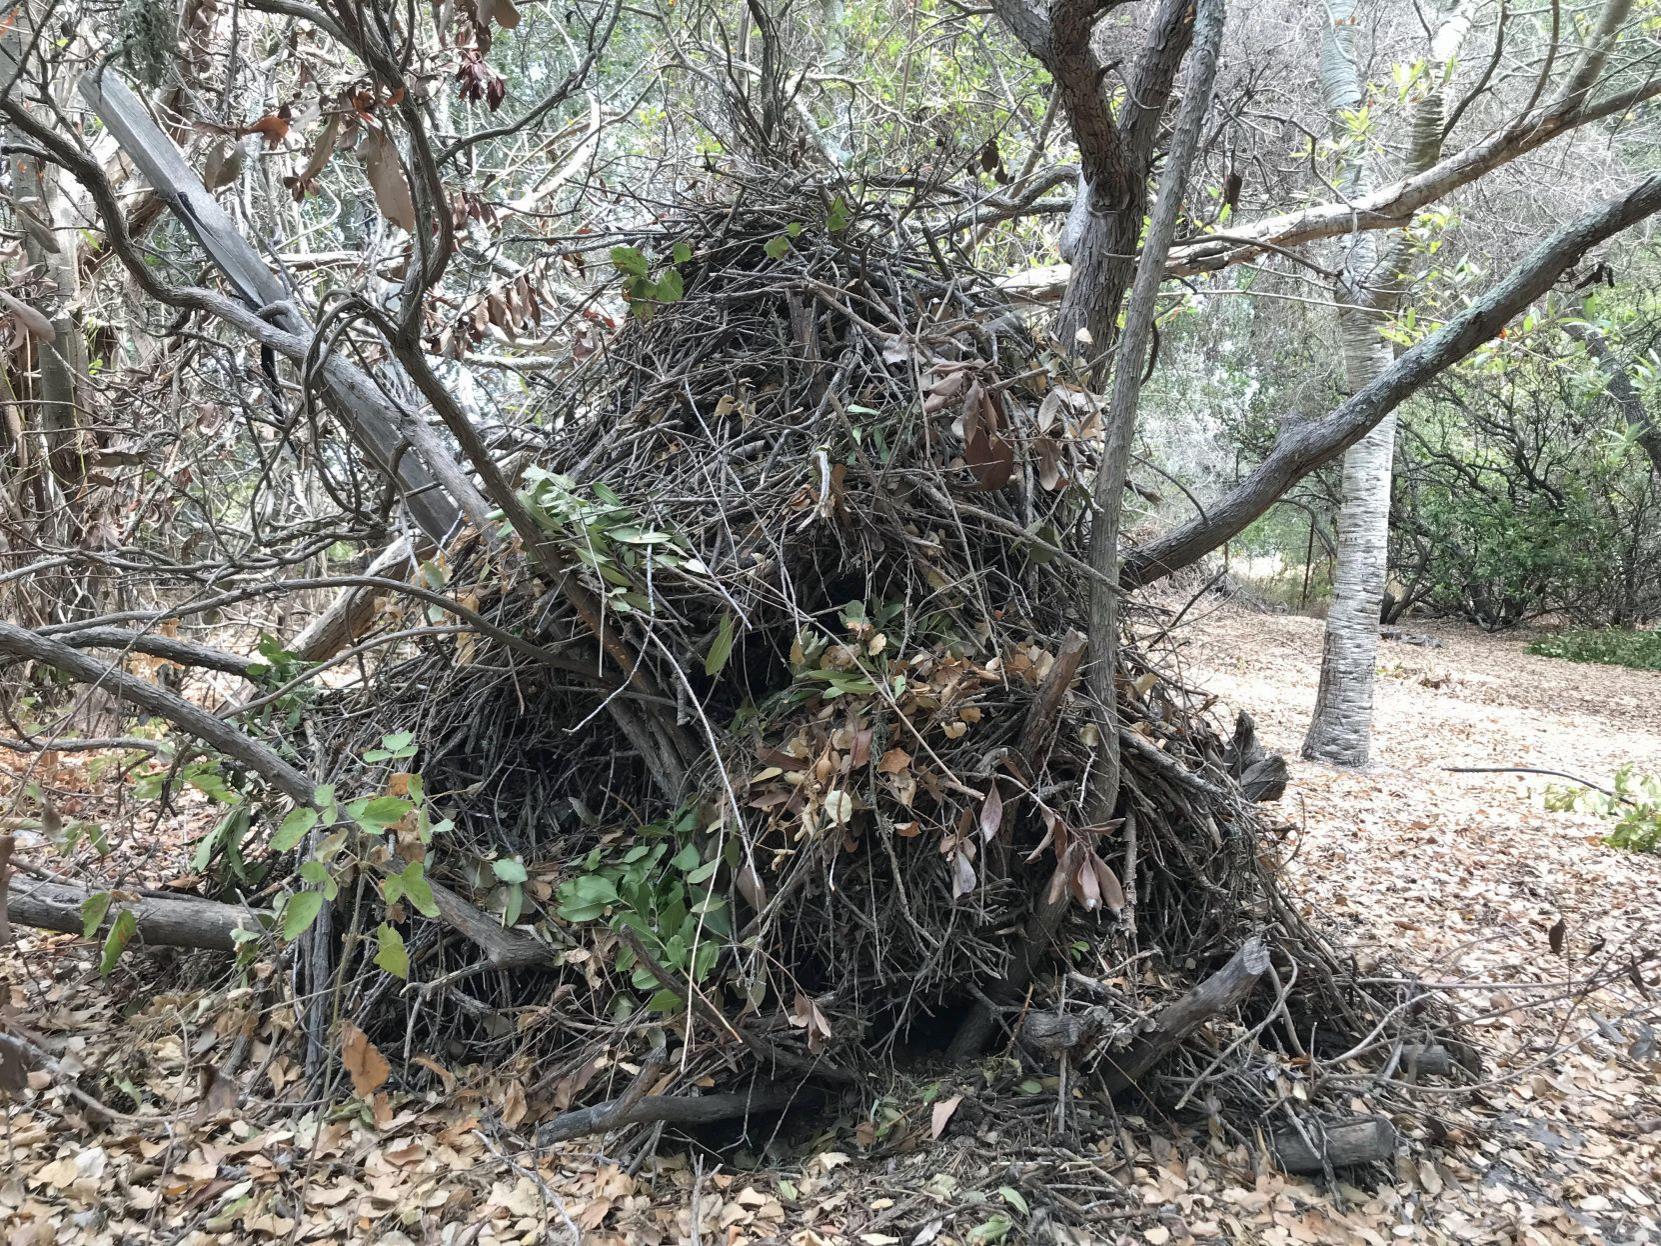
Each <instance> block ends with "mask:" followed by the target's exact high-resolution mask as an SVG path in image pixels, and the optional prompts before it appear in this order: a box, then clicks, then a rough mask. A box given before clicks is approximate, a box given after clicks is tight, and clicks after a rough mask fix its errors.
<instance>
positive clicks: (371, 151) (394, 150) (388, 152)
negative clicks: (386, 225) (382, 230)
mask: <svg viewBox="0 0 1661 1246" xmlns="http://www.w3.org/2000/svg"><path fill="white" fill-rule="evenodd" d="M362 154H363V167H364V169H365V170H366V171H367V172H368V174H369V188H370V189H371V190H372V191H374V192H375V206H376V207H378V208H380V210H381V215H382V216H384V217H386V219H387V220H389V221H391V222H392V223H393V224H394V225H396V226H398V228H399V229H402V230H404V231H405V232H406V233H411V234H413V233H414V232H415V200H414V199H413V198H412V197H411V195H410V189H409V179H408V178H406V177H405V176H404V166H403V164H402V163H401V162H400V161H399V159H398V145H397V144H396V143H394V142H393V141H392V139H391V138H389V137H388V136H387V134H386V132H385V131H384V130H365V131H364V135H363V148H362Z"/></svg>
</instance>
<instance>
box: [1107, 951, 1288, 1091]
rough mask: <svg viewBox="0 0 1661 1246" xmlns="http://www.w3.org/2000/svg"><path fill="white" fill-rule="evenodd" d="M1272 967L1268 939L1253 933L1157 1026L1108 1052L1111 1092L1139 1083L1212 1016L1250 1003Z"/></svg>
mask: <svg viewBox="0 0 1661 1246" xmlns="http://www.w3.org/2000/svg"><path fill="white" fill-rule="evenodd" d="M1268 971H1269V947H1268V944H1266V943H1265V942H1264V941H1263V936H1261V935H1253V936H1252V937H1251V938H1249V939H1247V940H1246V942H1245V943H1244V944H1242V945H1241V947H1240V950H1239V951H1238V952H1236V953H1235V954H1234V955H1233V956H1231V957H1230V958H1229V961H1228V963H1227V964H1226V965H1224V966H1223V967H1222V968H1221V969H1219V970H1218V971H1217V972H1216V973H1214V974H1212V975H1211V976H1210V977H1209V978H1207V979H1206V980H1205V981H1204V982H1202V983H1200V984H1199V985H1198V986H1196V987H1195V988H1194V989H1193V990H1191V991H1189V992H1188V993H1187V994H1186V995H1184V996H1183V997H1182V998H1181V999H1179V1000H1177V1001H1176V1003H1174V1004H1172V1005H1171V1006H1170V1007H1168V1008H1166V1009H1165V1011H1164V1012H1162V1013H1160V1014H1159V1016H1158V1018H1157V1019H1156V1020H1155V1021H1154V1024H1153V1028H1152V1029H1151V1030H1149V1031H1147V1032H1146V1033H1145V1034H1143V1035H1142V1037H1141V1038H1139V1039H1137V1040H1136V1042H1134V1043H1132V1044H1131V1046H1130V1047H1129V1048H1128V1049H1127V1050H1125V1051H1122V1052H1112V1051H1110V1052H1107V1053H1105V1054H1104V1056H1103V1058H1102V1059H1103V1063H1104V1064H1105V1066H1106V1069H1105V1072H1104V1075H1103V1077H1104V1081H1105V1082H1106V1085H1107V1092H1108V1093H1109V1094H1110V1095H1117V1094H1120V1093H1122V1092H1124V1091H1126V1090H1129V1089H1131V1088H1132V1087H1133V1086H1136V1085H1138V1084H1139V1083H1140V1081H1141V1079H1142V1078H1143V1076H1145V1075H1146V1074H1147V1073H1148V1071H1149V1070H1151V1069H1152V1068H1153V1067H1154V1065H1156V1064H1158V1063H1159V1062H1160V1061H1161V1060H1162V1059H1164V1058H1165V1056H1167V1055H1168V1054H1170V1052H1171V1051H1172V1050H1174V1049H1175V1048H1176V1046H1177V1044H1178V1043H1180V1042H1182V1040H1183V1039H1185V1038H1187V1037H1188V1036H1189V1035H1190V1034H1192V1033H1193V1032H1194V1031H1195V1030H1197V1029H1199V1028H1200V1026H1202V1025H1204V1024H1205V1023H1206V1022H1207V1021H1209V1020H1211V1018H1212V1017H1216V1016H1220V1015H1221V1014H1223V1013H1225V1012H1229V1011H1231V1010H1233V1009H1235V1008H1238V1007H1239V1006H1240V1005H1241V1004H1243V1003H1245V1001H1246V999H1247V998H1248V997H1249V996H1250V995H1251V993H1252V992H1253V991H1254V990H1256V989H1257V984H1258V981H1259V980H1260V979H1261V978H1262V977H1263V975H1264V974H1265V973H1267V972H1268Z"/></svg>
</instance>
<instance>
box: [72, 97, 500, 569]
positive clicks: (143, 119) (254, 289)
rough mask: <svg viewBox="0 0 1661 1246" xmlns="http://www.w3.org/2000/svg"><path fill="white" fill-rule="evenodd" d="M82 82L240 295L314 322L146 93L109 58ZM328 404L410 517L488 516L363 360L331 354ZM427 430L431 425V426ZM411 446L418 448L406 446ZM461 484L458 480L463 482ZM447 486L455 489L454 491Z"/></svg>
mask: <svg viewBox="0 0 1661 1246" xmlns="http://www.w3.org/2000/svg"><path fill="white" fill-rule="evenodd" d="M79 89H80V92H81V95H82V96H83V97H84V98H85V100H86V102H87V104H88V105H89V106H90V107H91V108H92V110H93V111H94V112H95V113H97V114H98V118H99V120H101V121H102V122H103V123H104V125H105V126H107V127H108V128H109V131H110V133H111V134H112V135H113V136H114V137H115V139H116V141H117V142H118V143H119V144H120V145H121V150H122V151H123V152H124V153H126V155H127V157H128V158H129V159H131V160H132V162H133V163H134V164H135V165H136V166H137V167H138V170H139V172H140V173H141V174H142V175H143V177H144V179H145V180H146V181H147V182H149V183H150V185H151V187H152V188H153V189H154V190H155V192H156V194H157V195H158V196H159V197H160V198H161V200H162V202H164V203H165V204H166V205H167V206H168V208H169V209H170V210H171V211H172V212H173V214H174V215H175V216H177V217H178V218H179V220H180V222H181V223H182V224H183V225H184V227H185V228H186V229H187V230H189V231H190V234H191V236H192V237H193V238H195V239H196V241H197V242H198V243H200V244H201V246H202V249H203V250H204V251H206V252H207V254H208V258H209V259H211V260H212V261H213V263H214V266H215V267H217V268H218V269H219V271H220V272H222V273H223V274H224V275H225V279H226V281H227V282H229V283H230V286H231V288H232V289H233V290H234V291H235V292H236V294H237V296H238V297H239V298H240V299H241V300H242V301H243V302H244V303H246V304H247V305H248V306H249V307H250V308H252V309H254V310H256V311H259V312H261V313H262V314H264V315H265V316H267V317H268V318H269V319H271V320H272V322H273V323H275V324H278V325H280V326H281V327H283V328H286V329H288V330H289V331H290V332H294V333H299V334H306V333H308V332H309V328H310V327H309V326H308V325H307V324H306V323H305V321H304V319H303V318H302V317H301V316H300V313H299V312H298V310H296V309H295V308H294V307H293V306H292V304H291V303H290V299H291V297H292V294H291V292H290V291H289V289H288V288H287V287H286V286H285V285H284V284H283V282H282V281H280V280H279V279H278V278H277V276H276V274H275V273H273V272H272V271H271V269H270V268H269V267H268V266H267V265H266V263H265V261H264V260H262V259H261V258H260V255H259V252H258V251H256V250H255V249H254V247H253V245H252V244H251V243H249V242H248V240H247V239H246V238H244V237H243V236H242V235H241V233H239V232H238V231H237V228H236V224H235V222H233V221H232V220H231V218H230V216H229V215H227V214H226V212H225V210H224V209H223V208H221V207H220V206H219V204H218V202H217V201H216V200H215V199H214V197H213V196H212V195H211V194H210V193H209V192H208V190H207V188H206V187H205V186H203V184H202V179H201V178H200V177H198V176H197V174H196V171H195V170H194V169H192V168H191V167H190V165H189V163H188V162H186V160H185V157H184V153H183V152H181V151H180V150H179V148H178V146H177V145H176V144H175V143H174V142H173V140H172V139H171V138H169V137H168V136H167V134H166V133H164V132H163V131H162V129H161V127H160V126H158V125H157V124H156V123H155V122H154V121H153V120H151V118H150V114H149V112H148V111H147V110H146V109H145V107H144V103H143V101H142V100H140V99H139V97H138V96H137V95H136V94H134V93H133V91H132V89H131V88H130V87H128V86H127V84H126V83H125V82H123V81H122V80H121V78H120V77H119V76H118V75H117V74H116V73H114V72H113V71H112V70H110V69H108V68H105V69H104V70H103V71H102V72H101V73H94V74H88V75H86V76H85V77H84V78H82V79H81V82H80V87H79ZM322 377H323V383H324V389H325V391H326V393H327V397H328V399H329V402H330V405H331V406H332V407H333V408H334V409H335V411H336V412H337V413H338V414H339V415H340V417H341V418H342V419H343V420H344V421H345V423H346V426H347V428H348V429H349V430H350V432H351V434H352V436H353V438H354V439H355V440H356V441H357V442H358V443H359V445H360V446H361V447H362V448H363V449H364V451H365V452H366V453H367V454H368V455H369V456H370V458H371V460H372V461H373V462H374V463H375V466H376V467H377V468H378V469H379V470H380V471H382V472H383V473H385V474H386V475H387V476H388V477H389V478H390V479H392V480H394V481H395V482H396V483H397V484H398V485H399V487H400V489H401V491H402V493H403V498H404V504H405V506H406V507H407V508H408V510H409V513H410V517H411V518H412V519H413V520H414V521H415V522H416V524H417V525H418V526H419V527H420V528H421V530H422V531H423V532H425V533H426V534H427V536H428V537H429V538H431V539H432V540H433V541H435V542H442V541H443V540H444V539H445V538H446V537H447V536H448V535H449V533H450V532H451V530H452V529H453V528H454V526H455V523H456V520H457V517H458V514H459V513H460V512H461V511H469V512H472V511H473V510H477V511H478V512H479V514H478V515H473V514H471V513H470V514H469V517H470V518H474V519H475V520H477V519H478V518H480V517H482V513H483V509H484V508H483V505H482V502H481V503H480V504H479V505H477V506H469V502H470V501H471V500H472V499H471V497H470V496H469V495H470V494H471V495H472V496H475V497H476V490H474V489H473V487H472V485H471V482H468V481H466V480H465V478H460V477H459V476H458V479H454V480H452V479H446V480H445V481H444V487H443V489H442V490H441V489H440V488H439V487H438V483H437V480H436V478H435V474H434V473H435V471H441V468H440V466H439V464H438V463H435V462H434V456H433V451H434V449H435V446H436V443H435V442H433V441H432V439H431V434H430V433H429V432H427V430H425V429H424V427H419V426H418V421H415V420H414V419H412V418H410V417H409V416H408V414H407V413H405V412H402V411H400V410H397V409H396V407H395V404H393V403H390V402H388V401H387V400H386V399H385V398H384V397H382V396H381V395H380V394H379V393H378V391H377V390H376V388H375V387H374V385H373V383H372V382H370V380H369V378H368V377H367V376H365V375H364V374H363V373H362V371H361V370H359V369H357V368H355V367H352V366H351V365H350V364H349V363H347V361H346V360H345V359H342V358H339V357H335V356H330V357H327V358H325V360H324V361H323V367H322ZM423 434H425V435H423ZM410 446H413V447H414V448H415V449H416V450H417V451H418V454H409V453H405V449H406V447H410ZM458 486H459V487H458ZM447 495H448V496H447Z"/></svg>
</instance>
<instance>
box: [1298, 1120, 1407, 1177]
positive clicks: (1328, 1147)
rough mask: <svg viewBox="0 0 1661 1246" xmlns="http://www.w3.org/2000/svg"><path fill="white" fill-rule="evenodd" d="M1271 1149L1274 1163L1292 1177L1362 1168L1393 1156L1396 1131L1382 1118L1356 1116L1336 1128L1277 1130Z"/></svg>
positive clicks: (1318, 1126)
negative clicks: (1338, 1169) (1333, 1169)
mask: <svg viewBox="0 0 1661 1246" xmlns="http://www.w3.org/2000/svg"><path fill="white" fill-rule="evenodd" d="M1305 1134H1308V1137H1307V1138H1305V1137H1304V1135H1305ZM1311 1143H1313V1144H1314V1145H1311ZM1269 1149H1270V1150H1271V1151H1272V1152H1273V1154H1274V1158H1275V1163H1277V1164H1279V1165H1280V1167H1281V1168H1282V1169H1284V1170H1285V1171H1286V1172H1290V1173H1316V1172H1325V1171H1326V1170H1327V1169H1328V1168H1354V1167H1356V1166H1357V1165H1359V1164H1376V1163H1380V1162H1382V1161H1384V1160H1388V1159H1389V1158H1390V1157H1391V1156H1393V1155H1394V1154H1395V1153H1396V1128H1395V1126H1394V1125H1392V1124H1391V1123H1390V1122H1389V1120H1388V1119H1386V1118H1385V1117H1382V1116H1357V1117H1354V1118H1352V1119H1350V1120H1346V1121H1339V1122H1338V1123H1337V1124H1333V1125H1320V1124H1311V1125H1308V1126H1306V1127H1305V1128H1304V1129H1302V1130H1298V1129H1281V1130H1276V1131H1275V1133H1274V1134H1273V1136H1271V1137H1270V1139H1269Z"/></svg>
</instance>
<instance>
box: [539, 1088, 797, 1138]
mask: <svg viewBox="0 0 1661 1246" xmlns="http://www.w3.org/2000/svg"><path fill="white" fill-rule="evenodd" d="M815 1097H816V1096H815V1095H814V1094H813V1092H812V1090H811V1089H808V1088H804V1087H800V1086H766V1085H764V1086H756V1087H754V1088H752V1089H750V1090H747V1091H743V1092H742V1093H738V1094H725V1095H697V1096H683V1095H642V1096H640V1097H638V1098H636V1099H635V1100H634V1101H633V1102H632V1103H631V1102H629V1096H628V1095H623V1096H621V1097H619V1098H617V1099H608V1100H607V1101H606V1102H604V1103H596V1104H595V1105H594V1106H593V1107H588V1108H577V1109H575V1110H573V1111H570V1112H562V1113H560V1114H559V1115H558V1116H556V1117H554V1118H553V1120H551V1121H548V1122H546V1123H544V1124H543V1125H541V1126H539V1127H538V1128H537V1131H536V1141H537V1144H538V1145H539V1146H547V1145H548V1144H549V1143H553V1142H563V1141H565V1140H566V1139H568V1138H580V1137H582V1136H583V1135H584V1134H592V1133H599V1132H602V1131H604V1130H609V1129H618V1128H621V1127H622V1126H624V1125H644V1124H654V1125H655V1124H665V1125H707V1124H709V1123H710V1122H712V1121H724V1120H732V1119H734V1118H735V1117H739V1116H759V1115H763V1114H766V1113H771V1112H782V1111H784V1110H785V1109H786V1108H788V1107H790V1106H792V1105H793V1104H798V1103H808V1102H812V1101H813V1100H814V1099H815Z"/></svg>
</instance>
